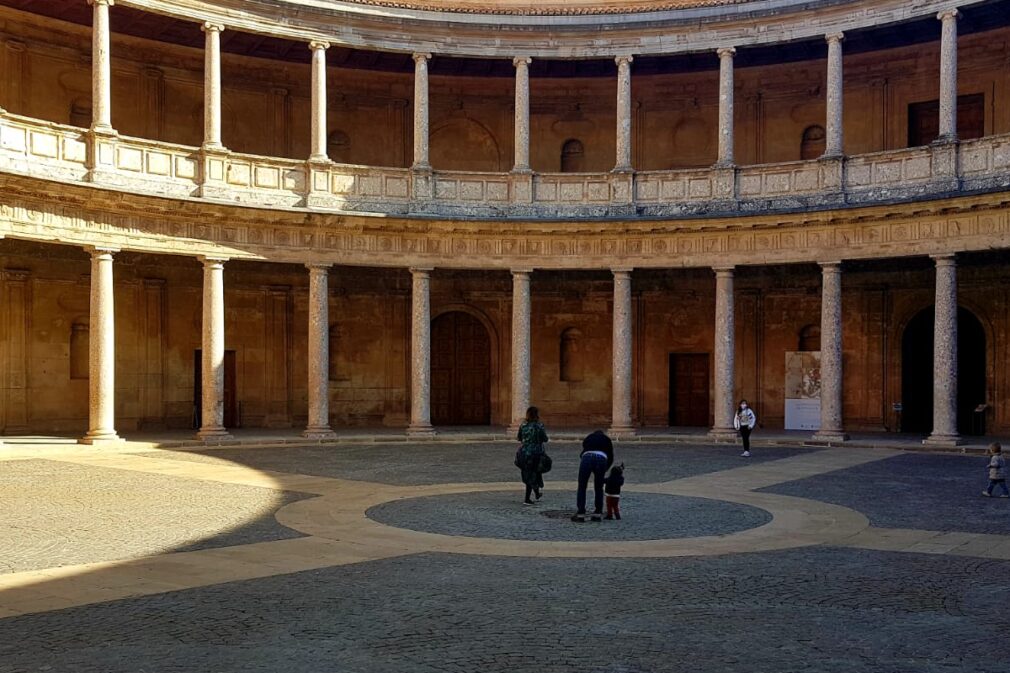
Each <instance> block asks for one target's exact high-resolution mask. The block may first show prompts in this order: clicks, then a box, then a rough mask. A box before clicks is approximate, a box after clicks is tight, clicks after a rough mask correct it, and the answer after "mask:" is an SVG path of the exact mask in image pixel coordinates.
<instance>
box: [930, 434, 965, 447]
mask: <svg viewBox="0 0 1010 673" xmlns="http://www.w3.org/2000/svg"><path fill="white" fill-rule="evenodd" d="M961 443H962V442H961V435H943V434H937V433H933V434H932V435H930V436H929V437H927V438H926V439H924V440H922V445H923V446H935V447H937V448H945V449H949V448H953V447H955V446H960V445H961Z"/></svg>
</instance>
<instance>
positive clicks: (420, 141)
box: [412, 54, 431, 170]
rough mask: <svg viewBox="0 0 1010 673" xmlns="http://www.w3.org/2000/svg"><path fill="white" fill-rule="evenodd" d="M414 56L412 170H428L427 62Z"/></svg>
mask: <svg viewBox="0 0 1010 673" xmlns="http://www.w3.org/2000/svg"><path fill="white" fill-rule="evenodd" d="M430 58H431V54H414V165H413V166H412V168H414V170H430V169H431V162H430V160H429V159H428V60H429V59H430Z"/></svg>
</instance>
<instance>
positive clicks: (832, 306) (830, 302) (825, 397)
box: [814, 262, 848, 442]
mask: <svg viewBox="0 0 1010 673" xmlns="http://www.w3.org/2000/svg"><path fill="white" fill-rule="evenodd" d="M821 277H822V282H821V429H820V430H818V431H817V433H815V434H814V437H815V438H817V439H820V440H824V441H834V442H842V441H845V440H846V439H848V435H846V434H845V432H844V431H843V429H842V381H843V378H842V264H841V262H821Z"/></svg>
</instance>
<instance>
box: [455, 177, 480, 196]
mask: <svg viewBox="0 0 1010 673" xmlns="http://www.w3.org/2000/svg"><path fill="white" fill-rule="evenodd" d="M459 198H461V199H464V200H466V201H480V200H481V199H483V198H484V183H483V182H479V181H477V180H462V181H460V183H459Z"/></svg>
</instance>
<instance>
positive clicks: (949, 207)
mask: <svg viewBox="0 0 1010 673" xmlns="http://www.w3.org/2000/svg"><path fill="white" fill-rule="evenodd" d="M3 236H6V237H7V238H8V239H27V240H34V241H41V242H51V243H58V244H65V245H76V246H82V247H84V246H102V247H115V248H119V249H122V250H124V251H132V252H140V253H156V254H174V255H186V256H191V257H215V258H218V257H226V258H229V259H248V260H261V261H270V262H285V263H297V264H333V265H350V266H374V267H386V268H390V267H393V268H407V267H433V268H446V269H451V268H456V269H487V270H503V271H507V270H510V269H514V268H527V267H533V266H535V267H536V268H537V269H555V270H563V269H599V270H604V269H611V268H616V267H628V268H636V269H647V268H653V269H659V268H687V267H713V266H719V265H722V266H725V265H727V264H732V265H734V266H747V265H768V264H794V263H816V262H817V261H819V260H823V259H827V258H830V259H835V260H855V259H873V258H889V257H907V256H926V255H943V254H955V253H959V252H969V251H976V250H990V249H994V248H1010V192H1000V193H993V194H986V195H978V196H968V197H957V198H950V199H943V200H936V201H926V202H919V203H905V204H891V205H881V206H872V207H863V208H849V209H844V210H836V211H823V212H817V213H795V214H788V215H763V216H741V217H736V218H729V219H720V220H676V221H652V222H642V221H608V222H586V221H576V222H541V221H509V222H505V223H503V222H498V221H493V222H490V221H489V222H475V221H469V220H466V221H464V220H452V219H437V220H421V219H417V218H410V217H402V218H398V217H382V218H376V217H369V216H363V215H328V214H316V213H304V212H278V211H275V210H269V209H257V208H249V207H240V206H234V205H224V204H206V203H194V202H185V201H177V200H174V199H169V198H159V197H151V196H141V195H133V194H124V193H122V192H117V191H113V190H107V189H102V188H98V187H89V186H79V185H66V184H59V183H52V182H49V181H45V180H39V179H35V178H28V177H21V176H8V177H7V178H6V179H5V189H4V190H3V193H2V195H0V237H3ZM2 245H3V244H2V243H0V247H2Z"/></svg>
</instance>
